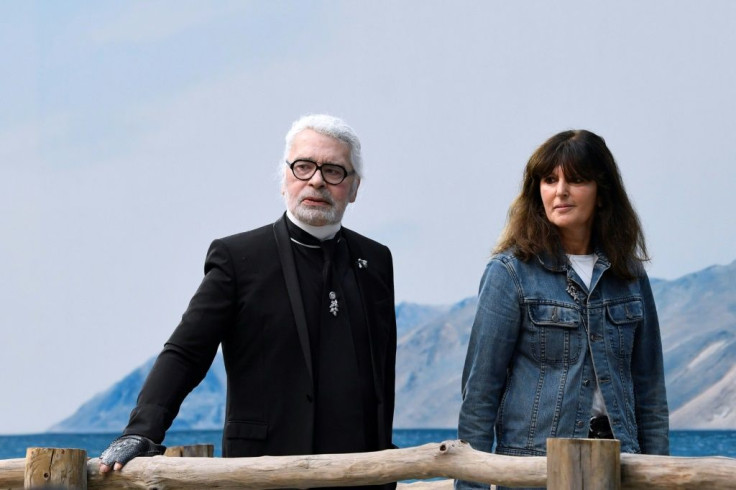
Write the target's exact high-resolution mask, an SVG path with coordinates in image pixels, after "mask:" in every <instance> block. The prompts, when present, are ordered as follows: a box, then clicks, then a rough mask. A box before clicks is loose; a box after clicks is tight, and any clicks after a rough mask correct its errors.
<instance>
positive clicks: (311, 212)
mask: <svg viewBox="0 0 736 490" xmlns="http://www.w3.org/2000/svg"><path fill="white" fill-rule="evenodd" d="M305 190H306V189H305ZM315 194H318V195H319V197H320V198H321V199H323V200H325V201H327V202H328V203H330V206H329V207H327V208H325V207H314V206H305V205H303V204H302V200H303V199H304V198H307V197H316V196H315ZM284 202H285V203H286V208H287V209H288V210H289V211H291V213H292V214H293V215H294V216H296V218H297V219H299V220H300V221H302V222H304V223H306V224H308V225H311V226H325V225H334V224H337V223H339V222H340V221H342V216H343V214H345V208H347V205H348V203H347V201H345V202H344V203H337V202H335V200H334V199H332V196H330V194H329V192H327V191H326V190H324V191H323V190H315V189H312V190H311V191H306V192H303V193H302V195H300V196H297V197H293V196H291V195H290V194H289V191H288V190H287V191H284Z"/></svg>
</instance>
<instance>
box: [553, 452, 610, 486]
mask: <svg viewBox="0 0 736 490" xmlns="http://www.w3.org/2000/svg"><path fill="white" fill-rule="evenodd" d="M547 488H548V490H621V442H620V441H617V440H615V439H547Z"/></svg>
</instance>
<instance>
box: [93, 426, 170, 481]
mask: <svg viewBox="0 0 736 490" xmlns="http://www.w3.org/2000/svg"><path fill="white" fill-rule="evenodd" d="M164 451H166V446H162V445H161V444H156V443H155V442H153V441H152V440H150V439H148V438H147V437H143V436H135V435H128V436H120V437H118V438H117V439H115V440H114V441H112V442H111V443H110V446H108V448H107V449H105V450H104V451H103V452H102V454H100V473H107V472H108V471H110V470H111V469H114V470H116V471H117V470H119V469H120V468H122V467H123V465H125V463H127V462H128V461H130V460H131V459H133V458H137V457H138V456H158V455H159V454H163V453H164ZM113 464H114V465H113Z"/></svg>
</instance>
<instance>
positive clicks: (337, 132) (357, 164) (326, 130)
mask: <svg viewBox="0 0 736 490" xmlns="http://www.w3.org/2000/svg"><path fill="white" fill-rule="evenodd" d="M305 129H311V130H312V131H316V132H317V133H320V134H323V135H325V136H330V137H332V138H335V139H338V140H340V141H344V142H345V143H347V144H348V146H349V147H350V164H351V165H352V166H353V170H355V176H356V177H357V178H358V179H360V178H362V177H363V157H362V156H361V154H360V140H359V139H358V135H357V134H355V131H354V130H353V128H351V127H350V126H348V125H347V123H346V122H345V121H343V120H342V119H340V118H339V117H335V116H330V115H328V114H308V115H306V116H302V117H300V118H299V119H297V120H296V121H294V123H293V124H292V125H291V129H290V130H289V132H288V133H286V138H285V140H286V146H285V147H284V160H287V159H288V158H289V152H290V151H291V145H292V144H293V143H294V136H296V135H297V134H299V133H300V132H302V131H304V130H305ZM280 168H281V176H282V179H283V177H284V175H285V172H286V164H285V163H284V162H283V161H282V162H281V163H280Z"/></svg>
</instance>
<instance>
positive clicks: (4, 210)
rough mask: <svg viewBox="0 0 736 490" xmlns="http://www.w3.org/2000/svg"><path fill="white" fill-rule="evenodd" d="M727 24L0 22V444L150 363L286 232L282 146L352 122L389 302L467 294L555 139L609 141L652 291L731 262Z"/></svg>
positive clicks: (246, 4)
mask: <svg viewBox="0 0 736 490" xmlns="http://www.w3.org/2000/svg"><path fill="white" fill-rule="evenodd" d="M734 21H736V2H733V1H731V0H704V1H702V2H692V1H682V0H649V1H646V2H641V1H639V0H616V1H612V0H610V1H600V2H589V1H571V0H562V1H557V2H548V1H546V0H520V1H517V2H508V1H500V0H487V1H480V0H478V1H467V0H459V1H453V2H447V1H439V0H404V1H401V2H394V1H391V0H371V1H362V2H359V1H337V0H331V1H316V0H314V1H310V0H304V1H302V0H270V1H244V0H243V1H240V0H239V1H211V2H201V1H196V0H195V1H191V0H165V1H164V0H152V1H146V2H143V1H109V2H94V1H84V2H81V1H65V2H48V1H32V0H29V1H24V0H0V64H1V65H0V66H2V68H3V76H2V77H0V94H1V96H0V233H1V234H2V235H1V240H0V270H2V281H0V328H1V329H2V342H0V359H2V360H3V363H4V366H5V368H4V369H3V370H2V371H0V390H1V391H2V399H3V401H2V402H0V434H13V433H35V432H42V431H44V430H46V429H47V428H48V427H49V426H51V425H52V424H54V423H56V422H59V421H60V420H62V419H63V418H65V417H67V416H69V415H71V414H72V413H73V412H74V411H75V410H76V408H77V407H79V405H81V404H82V403H84V402H85V401H87V400H88V399H90V398H91V397H92V396H94V395H95V394H97V393H99V392H101V391H104V390H105V389H107V388H108V387H109V386H111V385H112V384H113V383H115V382H117V381H118V380H120V379H121V378H123V377H124V376H125V375H126V374H127V373H129V372H130V371H131V370H133V369H135V368H136V367H138V366H139V365H140V364H142V363H143V362H145V361H146V360H147V359H149V358H150V357H151V356H153V355H155V354H156V353H158V352H159V351H160V349H161V348H162V346H163V344H164V342H165V341H166V339H167V338H168V336H169V335H170V333H171V332H172V331H173V329H174V328H175V327H176V325H177V324H178V321H179V319H180V318H181V314H182V313H183V311H184V310H185V308H186V305H187V303H188V301H189V299H190V297H191V295H192V294H193V292H194V291H195V289H196V287H197V285H198V284H199V282H200V280H201V278H202V266H203V263H204V257H205V253H206V250H207V247H208V246H209V244H210V242H211V241H212V240H213V239H215V238H218V237H222V236H226V235H230V234H233V233H237V232H240V231H245V230H248V229H252V228H255V227H258V226H261V225H265V224H268V223H271V222H273V221H275V220H276V219H277V218H278V217H279V216H280V215H281V213H282V212H283V210H284V204H283V201H282V198H281V195H280V192H279V177H278V172H279V166H280V165H281V164H282V163H281V157H282V154H283V137H284V135H285V134H286V132H287V130H288V129H289V126H290V125H291V122H292V121H293V120H295V119H297V118H298V117H299V116H301V115H304V114H308V113H317V112H326V113H330V114H334V115H337V116H340V117H342V118H344V119H345V120H346V121H347V122H348V123H349V124H350V125H351V126H352V127H353V128H354V129H355V130H356V132H357V133H358V134H359V136H360V138H361V141H362V146H363V157H364V161H365V177H364V179H363V181H362V183H361V186H360V189H359V192H358V198H357V200H356V202H355V203H354V204H353V205H351V206H350V207H349V208H348V211H347V213H346V215H345V218H344V220H343V224H344V225H345V226H347V227H349V228H351V229H354V230H356V231H358V232H360V233H362V234H364V235H367V236H369V237H371V238H374V239H376V240H378V241H380V242H382V243H385V244H386V245H388V246H389V247H390V248H391V250H392V253H393V256H394V269H395V288H396V300H397V302H401V301H407V302H414V303H422V304H451V303H454V302H456V301H460V300H462V299H464V298H467V297H469V296H473V295H474V294H476V291H477V287H478V281H479V279H480V276H481V274H482V271H483V267H484V265H485V263H486V262H487V260H488V257H489V254H490V250H491V249H492V247H493V245H494V243H495V241H496V239H497V237H498V235H499V233H500V232H501V230H502V228H503V225H504V223H505V219H506V213H507V210H508V205H509V203H510V202H511V200H512V199H513V198H514V196H515V195H516V194H517V192H518V190H519V183H520V180H521V174H522V170H523V167H524V165H525V163H526V161H527V159H528V158H529V156H530V155H531V153H532V152H533V151H534V149H535V148H536V147H538V146H539V145H540V144H541V143H542V142H543V141H544V140H546V139H547V138H549V137H550V136H552V135H553V134H555V133H557V132H559V131H563V130H567V129H577V128H585V129H589V130H591V131H594V132H596V133H598V134H600V135H601V136H603V137H604V138H605V139H606V142H607V143H608V146H609V147H610V149H611V151H612V152H613V154H614V156H615V157H616V160H617V162H618V164H619V167H620V169H621V173H622V175H623V178H624V182H625V185H626V189H627V191H628V193H629V196H630V198H631V199H632V201H633V203H634V205H635V207H636V209H637V212H638V213H639V216H640V219H641V221H642V224H643V227H644V230H645V233H646V237H647V243H648V246H649V251H650V253H651V255H652V261H651V263H650V264H649V266H648V271H649V274H650V276H652V277H657V278H661V279H675V278H678V277H681V276H682V275H685V274H688V273H691V272H695V271H698V270H701V269H703V268H705V267H708V266H711V265H714V264H728V263H730V262H732V261H733V260H734V259H736V247H734V244H736V225H735V224H734V218H733V205H732V202H733V193H734V186H735V185H736V170H735V169H736V146H734V145H733V139H734V135H736V117H734V114H736V64H734V63H733V61H732V58H733V53H734V52H736V30H735V29H734V28H733V25H734Z"/></svg>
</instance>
